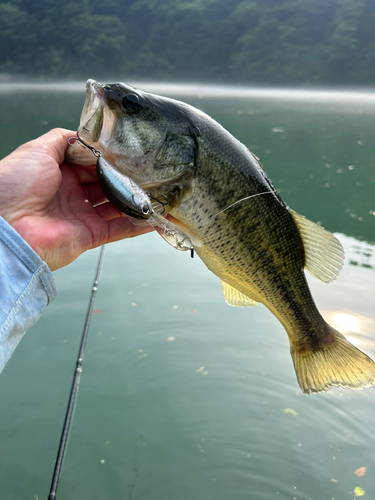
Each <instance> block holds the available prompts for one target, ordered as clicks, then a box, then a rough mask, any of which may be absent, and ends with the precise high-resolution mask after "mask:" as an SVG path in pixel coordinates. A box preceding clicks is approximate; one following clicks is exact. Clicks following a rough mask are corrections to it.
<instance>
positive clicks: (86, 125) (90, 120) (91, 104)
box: [78, 80, 104, 143]
mask: <svg viewBox="0 0 375 500" xmlns="http://www.w3.org/2000/svg"><path fill="white" fill-rule="evenodd" d="M103 95H104V92H103V86H102V85H101V84H100V83H97V82H96V81H95V80H87V83H86V98H85V103H84V105H83V109H82V113H81V120H80V124H79V129H78V130H79V135H80V137H82V139H84V140H85V141H87V142H90V143H93V142H97V141H98V140H99V137H100V133H101V129H102V125H103V105H104V99H103Z"/></svg>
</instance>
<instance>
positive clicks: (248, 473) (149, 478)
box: [0, 82, 375, 500]
mask: <svg viewBox="0 0 375 500" xmlns="http://www.w3.org/2000/svg"><path fill="white" fill-rule="evenodd" d="M129 83H131V82H129ZM149 88H150V89H152V86H149ZM170 91H171V92H172V90H171V89H170ZM199 93H200V94H203V95H201V96H200V97H198V94H199ZM164 94H166V95H168V89H165V91H164ZM173 96H174V97H178V95H173ZM83 99H84V85H83V84H82V86H81V87H79V88H78V89H77V90H75V89H71V91H70V92H64V91H63V90H57V89H55V90H50V89H49V90H48V89H44V90H43V91H39V92H38V91H37V90H35V89H27V88H21V89H16V91H15V89H13V91H11V90H7V89H4V88H3V89H0V102H1V109H2V114H1V117H0V154H1V156H4V155H5V154H7V153H8V152H9V151H10V150H11V149H13V148H15V147H17V145H19V144H20V143H22V142H23V141H26V140H28V139H31V138H33V137H35V136H37V135H39V134H41V133H43V132H45V131H47V130H49V129H50V128H51V127H55V126H62V127H66V128H71V129H73V130H74V129H76V128H77V124H78V120H79V115H80V112H81V108H82V104H83ZM183 99H184V100H185V101H188V102H189V103H191V104H193V105H195V106H197V107H199V108H200V109H202V110H204V111H206V112H207V113H209V114H210V115H211V116H213V117H214V118H215V119H217V120H218V121H219V122H220V123H222V125H223V126H224V127H226V128H227V129H229V130H230V131H231V132H232V133H233V134H234V135H235V136H236V137H237V138H239V139H240V140H241V141H242V142H244V143H245V144H246V145H247V146H249V147H250V149H252V150H253V152H254V153H255V154H256V155H257V156H258V157H260V159H261V161H262V163H263V165H264V166H265V168H266V170H267V172H268V174H269V175H270V177H271V179H272V180H273V182H274V184H275V185H276V187H277V188H278V189H279V191H280V192H281V194H282V196H283V198H284V200H285V201H286V202H287V203H288V205H290V206H291V207H292V208H294V209H295V210H297V211H299V212H300V213H302V214H303V215H305V216H307V217H309V218H310V219H312V220H314V221H320V222H321V223H322V225H323V226H325V227H326V228H327V229H329V230H331V231H333V232H335V233H339V234H338V235H337V236H338V237H339V238H340V240H341V241H342V243H343V245H344V247H345V251H346V256H347V257H346V262H345V267H344V269H343V271H342V272H341V273H340V276H339V278H338V279H337V280H336V281H335V282H334V283H332V284H329V285H325V284H323V283H320V282H318V281H317V280H314V279H313V278H311V279H309V282H310V284H311V288H312V291H313V295H314V297H315V299H316V302H317V304H318V306H319V309H320V310H321V312H322V313H323V315H324V316H325V317H326V318H327V320H329V321H330V322H331V323H332V324H334V323H335V322H336V323H339V324H341V323H340V320H341V321H342V320H343V316H340V315H343V314H347V315H350V316H351V317H350V318H347V317H346V323H345V324H344V325H342V326H343V327H344V328H345V327H346V330H343V329H342V331H344V333H345V334H346V335H348V336H349V337H351V339H352V341H353V342H354V343H355V344H356V345H357V346H358V347H360V348H361V349H363V350H364V351H366V352H367V353H368V354H369V355H371V356H372V357H375V341H374V339H375V308H374V294H375V272H374V271H375V254H374V242H375V216H374V215H373V213H371V212H375V197H374V191H375V151H374V144H375V141H374V139H375V104H374V99H370V98H369V100H368V101H366V99H364V100H360V101H358V100H356V99H354V98H353V99H352V97H350V96H345V97H343V98H340V99H339V98H337V96H336V97H335V96H334V95H332V96H331V97H328V98H327V99H325V100H322V99H319V97H317V96H316V95H314V94H312V95H311V96H310V97H309V98H307V99H300V98H298V96H297V95H296V98H295V99H293V98H288V99H285V96H284V95H283V94H280V96H279V97H275V96H274V97H272V98H271V97H269V96H268V97H267V96H259V95H257V96H256V95H253V96H251V95H247V96H245V95H243V96H238V95H237V97H233V96H232V95H231V93H230V90H228V91H227V92H223V93H222V95H220V96H217V97H209V96H207V95H205V92H204V91H201V92H196V93H195V95H189V93H188V92H185V95H184V97H183ZM348 167H350V168H348ZM98 256H99V250H98V249H97V250H93V251H91V252H88V253H86V254H85V255H83V256H81V257H80V258H79V259H78V260H77V261H76V262H74V263H73V264H72V265H70V266H69V267H67V268H64V269H61V270H59V271H57V272H55V273H54V275H55V279H56V283H57V287H58V290H59V293H58V297H57V299H56V300H55V301H54V303H53V304H52V305H51V306H50V307H48V309H47V310H46V311H45V313H44V314H43V316H42V318H41V319H40V321H39V322H38V323H37V324H36V325H35V326H34V327H33V328H32V329H31V330H30V331H29V332H28V333H27V334H26V335H25V337H24V339H23V340H22V342H21V344H20V345H19V347H18V348H17V350H16V352H15V354H14V356H13V358H12V359H11V361H10V362H9V363H8V365H7V366H6V368H5V370H4V372H3V373H2V374H1V376H0V401H1V413H0V451H1V453H0V498H1V500H2V499H4V500H21V499H22V500H24V499H30V500H35V498H38V499H39V500H42V499H46V498H47V496H48V492H49V487H50V482H51V478H52V473H53V468H54V462H55V458H56V452H57V447H58V442H59V438H60V432H61V428H62V424H63V419H64V415H65V409H66V404H67V399H68V394H69V391H70V384H71V380H72V376H73V371H74V367H75V358H76V355H77V351H78V346H79V341H80V335H81V331H82V328H83V323H84V319H85V313H86V308H87V305H88V300H89V296H90V289H91V286H92V281H93V277H94V273H95V267H96V263H97V259H98ZM95 309H96V310H97V314H94V315H93V318H92V323H91V329H90V333H89V338H88V343H87V348H86V349H87V351H86V355H85V359H84V370H83V374H82V378H81V384H80V391H79V396H78V401H77V405H76V412H75V418H74V422H73V426H72V431H71V436H70V441H69V446H68V450H67V456H66V460H65V464H64V467H63V471H62V475H61V479H60V485H59V490H58V495H57V498H58V499H69V500H78V499H79V500H86V499H87V500H102V499H109V498H120V499H124V500H125V499H126V500H138V499H142V500H177V499H178V500H193V499H194V500H229V499H236V500H242V499H251V500H258V499H265V500H274V499H283V500H284V499H285V500H289V499H290V500H293V499H294V500H301V499H305V500H308V499H312V500H325V499H327V500H331V499H335V500H339V499H340V500H346V499H352V498H353V497H354V493H353V491H354V488H355V487H357V486H359V487H361V488H362V489H363V490H364V491H365V496H364V498H368V499H371V498H375V472H374V471H375V453H374V450H375V437H374V434H375V433H374V430H375V429H374V428H375V424H374V416H375V388H369V389H366V390H364V391H350V390H343V389H333V390H331V391H329V392H328V393H326V394H320V395H313V396H304V395H303V394H302V393H301V392H300V390H299V388H298V385H297V382H296V379H295V375H294V369H293V366H292V361H291V358H290V355H289V348H288V340H287V336H286V334H285V332H284V330H283V328H282V326H281V325H280V323H279V322H278V321H277V320H276V319H275V318H274V317H273V316H272V315H271V313H269V312H268V311H267V309H265V308H264V307H263V306H261V305H259V306H257V307H255V308H251V309H246V308H245V309H238V308H231V307H229V306H227V305H226V304H225V302H224V300H223V297H222V293H221V285H220V281H219V280H218V278H216V277H215V276H214V275H213V274H211V273H210V272H209V271H208V270H207V269H206V268H205V266H204V264H203V263H202V262H201V261H200V260H199V259H198V258H195V259H191V258H190V256H189V255H188V253H187V252H186V253H182V252H177V251H175V250H174V249H172V248H171V247H169V246H168V245H167V244H166V243H165V242H164V241H163V240H162V239H161V238H160V237H159V236H158V235H156V234H150V235H146V236H142V237H140V238H137V239H133V240H128V241H122V242H119V243H116V244H112V245H109V246H107V247H106V250H105V258H104V266H103V272H102V276H101V280H100V285H99V291H98V294H97V299H96V303H95ZM344 319H345V317H344ZM349 320H350V321H349ZM285 409H292V410H294V412H297V413H298V415H292V414H290V413H285V412H284V411H283V410H285ZM359 467H366V468H367V472H366V475H365V476H363V477H357V476H356V475H355V474H354V471H355V470H356V469H358V468H359Z"/></svg>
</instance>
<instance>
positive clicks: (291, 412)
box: [283, 408, 298, 417]
mask: <svg viewBox="0 0 375 500" xmlns="http://www.w3.org/2000/svg"><path fill="white" fill-rule="evenodd" d="M283 412H284V413H285V415H293V417H296V416H297V415H298V413H297V412H296V411H294V410H292V409H291V408H283Z"/></svg>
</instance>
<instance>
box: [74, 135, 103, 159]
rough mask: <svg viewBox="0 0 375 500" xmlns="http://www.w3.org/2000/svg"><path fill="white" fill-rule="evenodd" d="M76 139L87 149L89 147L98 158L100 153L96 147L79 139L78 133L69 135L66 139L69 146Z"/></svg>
mask: <svg viewBox="0 0 375 500" xmlns="http://www.w3.org/2000/svg"><path fill="white" fill-rule="evenodd" d="M72 141H73V142H72ZM76 141H78V142H79V143H80V144H82V145H83V146H85V147H86V148H87V149H89V150H90V151H91V152H92V154H93V155H94V156H96V157H97V158H99V157H100V156H102V153H101V152H100V151H99V150H98V149H95V148H93V147H92V146H90V145H89V144H87V142H85V141H84V140H83V139H81V138H80V136H79V135H78V134H77V137H70V138H69V139H68V144H69V146H73V144H74V142H76Z"/></svg>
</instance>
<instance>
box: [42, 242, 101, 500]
mask: <svg viewBox="0 0 375 500" xmlns="http://www.w3.org/2000/svg"><path fill="white" fill-rule="evenodd" d="M103 254H104V245H103V246H102V248H101V250H100V255H99V260H98V265H97V268H96V274H95V280H94V284H93V287H92V290H91V298H90V303H89V307H88V309H87V314H86V322H85V326H84V329H83V333H82V339H81V345H80V347H79V352H78V358H77V363H76V368H75V372H74V377H73V383H72V388H71V390H70V397H69V402H68V407H67V410H66V414H65V421H64V426H63V430H62V433H61V438H60V445H59V450H58V453H57V458H56V464H55V470H54V472H53V478H52V484H51V489H50V493H49V496H48V500H55V498H56V491H57V486H58V483H59V479H60V472H61V468H62V465H63V461H64V456H65V448H66V445H67V441H68V435H69V427H70V423H71V421H72V417H73V410H74V402H75V398H76V396H77V392H78V385H79V379H80V377H81V373H82V362H83V354H84V350H85V345H86V340H87V335H88V332H89V326H90V320H91V316H92V310H93V307H94V301H95V295H96V292H97V290H98V283H99V276H100V271H101V268H102V264H103Z"/></svg>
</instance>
